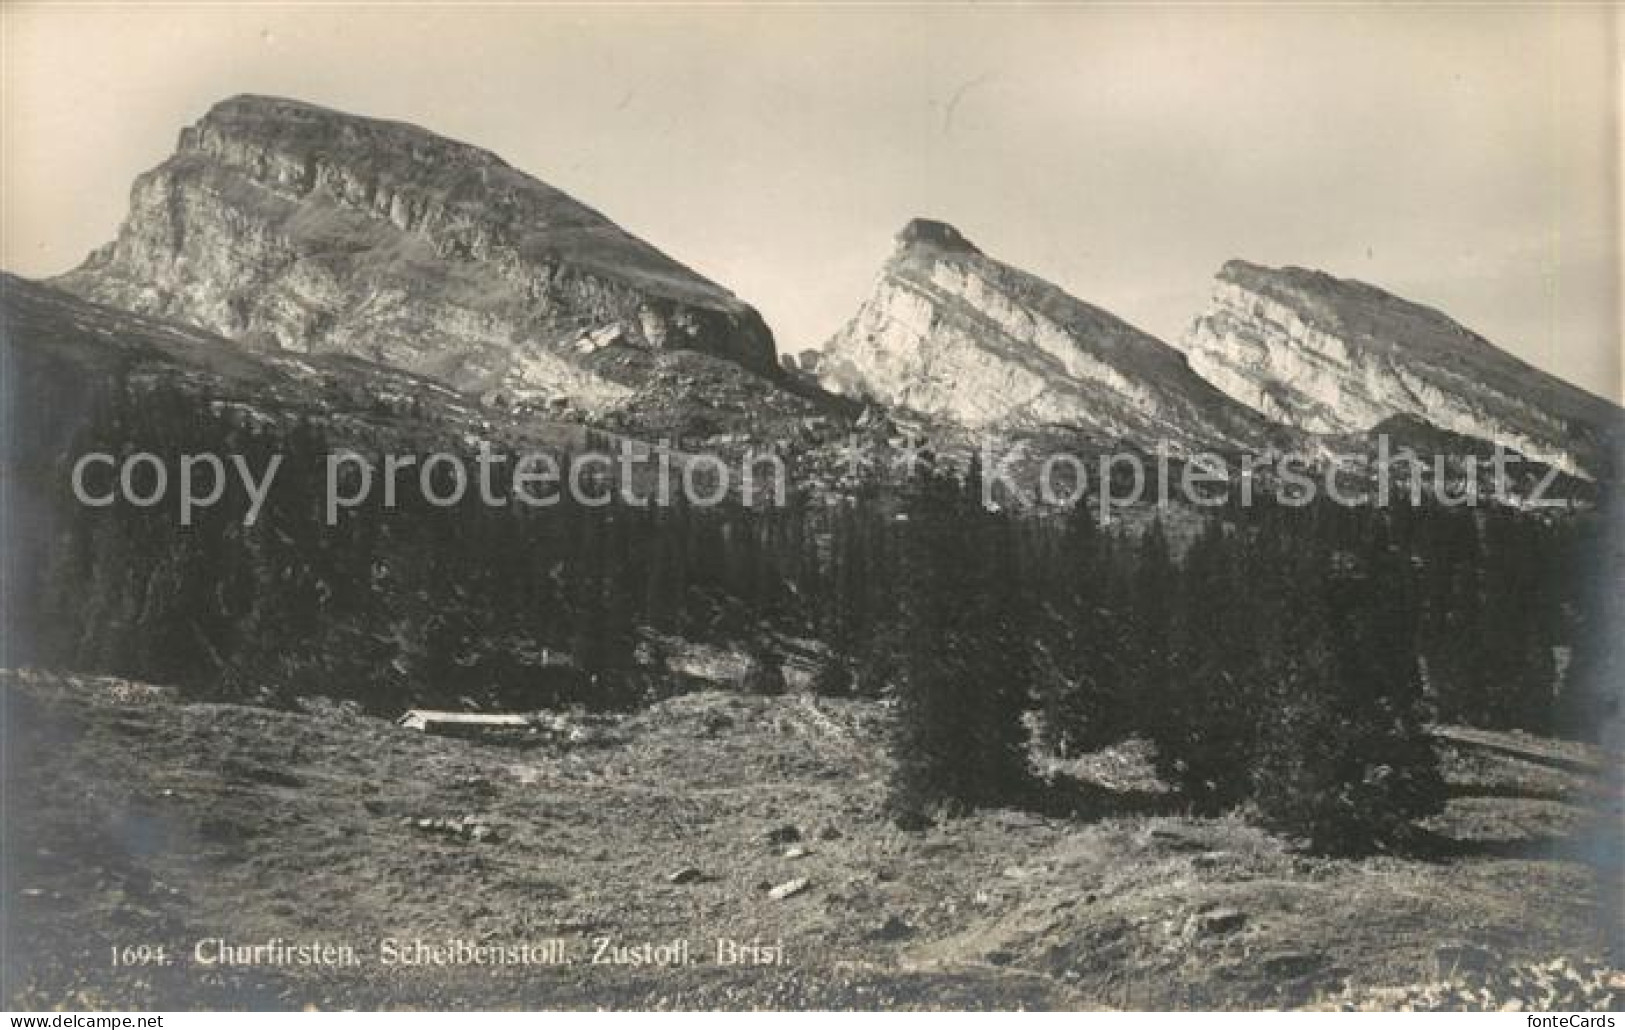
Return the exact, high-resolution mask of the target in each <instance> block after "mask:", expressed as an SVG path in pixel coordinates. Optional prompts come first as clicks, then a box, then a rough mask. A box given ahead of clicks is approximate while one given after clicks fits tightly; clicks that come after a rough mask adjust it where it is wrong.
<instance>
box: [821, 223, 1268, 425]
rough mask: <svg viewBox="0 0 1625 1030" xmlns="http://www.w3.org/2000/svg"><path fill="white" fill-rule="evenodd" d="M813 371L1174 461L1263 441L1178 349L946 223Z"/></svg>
mask: <svg viewBox="0 0 1625 1030" xmlns="http://www.w3.org/2000/svg"><path fill="white" fill-rule="evenodd" d="M817 367H818V370H819V376H820V379H821V380H822V382H823V383H824V385H825V386H826V387H828V388H830V389H833V390H835V391H837V392H841V393H845V394H848V395H850V396H861V397H865V398H869V399H873V400H876V401H879V402H881V403H884V404H888V405H896V406H901V407H904V408H908V409H911V410H913V411H916V412H919V413H921V414H924V415H928V416H935V417H940V418H944V419H948V420H951V421H954V422H956V423H959V424H961V425H964V426H966V427H969V428H972V429H1015V430H1019V429H1027V428H1032V429H1037V428H1057V427H1059V428H1064V429H1068V430H1076V431H1078V432H1080V433H1083V434H1085V435H1088V436H1090V437H1093V438H1096V439H1098V440H1100V441H1103V442H1109V441H1128V442H1130V443H1133V444H1136V445H1139V446H1142V447H1147V448H1149V447H1152V446H1154V445H1155V444H1156V443H1157V442H1158V441H1161V440H1167V441H1168V443H1169V445H1170V447H1171V448H1174V449H1176V450H1181V449H1182V450H1208V449H1214V448H1232V447H1234V448H1247V447H1256V446H1260V445H1262V444H1263V443H1265V442H1266V441H1267V440H1268V439H1269V438H1270V435H1271V428H1270V426H1269V425H1268V424H1267V422H1266V420H1264V419H1263V418H1262V417H1260V416H1259V415H1257V414H1256V413H1255V412H1253V411H1251V410H1249V409H1247V408H1246V407H1244V406H1242V405H1239V404H1236V403H1235V402H1234V401H1232V400H1230V399H1229V398H1228V397H1226V396H1224V395H1223V394H1222V393H1220V392H1219V391H1218V390H1216V389H1215V388H1214V387H1213V386H1211V385H1210V384H1208V383H1207V382H1205V381H1204V380H1202V379H1201V378H1200V377H1199V376H1197V375H1196V374H1195V373H1194V372H1193V371H1192V370H1191V368H1190V367H1189V365H1188V364H1187V363H1186V361H1185V358H1184V356H1183V355H1182V354H1180V353H1179V352H1178V351H1177V350H1175V349H1174V348H1173V347H1170V346H1169V345H1167V344H1165V343H1163V342H1162V341H1161V340H1158V339H1156V338H1155V337H1152V336H1149V335H1147V334H1146V333H1143V332H1141V331H1140V330H1138V329H1135V328H1134V327H1133V326H1131V325H1129V324H1128V323H1126V322H1124V321H1122V320H1121V319H1118V318H1116V317H1114V316H1113V315H1111V314H1109V313H1108V312H1105V311H1102V310H1101V309H1099V308H1096V307H1092V306H1090V305H1088V304H1085V303H1084V302H1082V301H1080V300H1078V299H1076V298H1074V297H1071V296H1069V295H1067V294H1066V293H1065V292H1064V291H1062V290H1061V289H1060V288H1058V287H1056V286H1054V285H1052V284H1050V283H1047V282H1045V281H1044V280H1042V279H1039V278H1038V277H1036V276H1033V275H1029V274H1027V273H1025V272H1022V271H1021V270H1019V269H1016V268H1013V267H1011V266H1009V265H1006V264H1003V263H1001V262H999V261H996V260H994V259H992V258H990V257H988V256H987V255H985V254H983V253H982V252H981V251H980V250H979V249H977V248H976V246H974V245H973V244H972V243H970V242H969V241H968V240H966V239H965V237H964V236H962V235H961V234H960V233H959V231H958V230H956V229H954V228H953V227H952V226H949V225H945V224H943V223H940V222H930V221H924V220H917V221H914V222H911V223H910V224H909V225H908V226H906V227H905V228H904V229H903V231H902V232H901V233H900V234H899V235H898V237H897V249H896V251H895V253H894V254H893V255H892V257H891V259H890V260H889V261H888V262H887V263H886V265H885V267H884V269H883V270H882V271H881V274H880V277H879V278H878V280H877V281H876V282H875V286H874V290H873V292H872V293H871V294H870V296H869V298H868V299H867V300H866V301H865V302H864V304H863V306H862V307H861V308H860V309H859V310H858V313H857V315H856V316H855V317H854V318H853V319H852V320H851V322H849V323H848V324H847V325H846V327H845V328H843V329H842V330H841V331H840V332H839V333H837V334H836V335H835V336H834V337H833V338H832V339H831V340H829V342H828V343H827V344H826V345H825V348H824V353H823V357H822V359H821V361H820V362H819V363H818V366H817Z"/></svg>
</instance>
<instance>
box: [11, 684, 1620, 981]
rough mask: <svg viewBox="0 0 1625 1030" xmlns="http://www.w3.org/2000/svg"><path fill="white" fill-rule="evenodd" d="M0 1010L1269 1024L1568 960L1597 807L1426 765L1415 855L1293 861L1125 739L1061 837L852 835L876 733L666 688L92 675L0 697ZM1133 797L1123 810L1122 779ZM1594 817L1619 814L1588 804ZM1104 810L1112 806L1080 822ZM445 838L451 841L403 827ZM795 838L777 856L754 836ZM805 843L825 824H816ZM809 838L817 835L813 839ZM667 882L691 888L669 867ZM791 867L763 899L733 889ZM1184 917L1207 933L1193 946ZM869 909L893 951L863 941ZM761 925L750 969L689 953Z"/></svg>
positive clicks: (972, 831)
mask: <svg viewBox="0 0 1625 1030" xmlns="http://www.w3.org/2000/svg"><path fill="white" fill-rule="evenodd" d="M0 696H3V697H4V700H5V703H6V705H7V711H6V713H5V716H6V717H5V726H6V733H7V740H6V749H5V761H6V768H5V784H6V788H5V804H6V811H5V820H6V822H5V828H6V835H5V846H6V852H7V853H6V877H5V883H4V884H3V885H0V886H3V889H4V892H5V893H4V898H5V904H6V918H5V928H6V933H7V935H8V940H7V941H6V942H5V943H6V948H5V953H6V968H5V974H6V977H5V979H6V984H5V986H6V991H7V994H8V997H7V1004H8V1006H26V1007H30V1008H38V1007H46V1006H50V1005H66V1006H70V1007H92V1006H117V1007H131V1008H153V1007H170V1008H173V1007H181V1008H184V1007H189V1006H196V1005H240V1006H252V1007H284V1006H293V1007H299V1006H305V1005H316V1006H320V1007H341V1006H358V1007H376V1006H386V1005H389V1006H396V1005H398V1006H403V1007H424V1006H449V1007H477V1008H489V1007H532V1008H553V1007H563V1008H574V1007H583V1006H610V1007H631V1006H661V1007H665V1006H673V1007H726V1008H739V1007H743V1008H750V1007H766V1006H778V1007H808V1006H811V1007H859V1008H873V1007H894V1006H895V1007H947V1008H953V1007H1003V1008H1009V1007H1084V1008H1087V1007H1108V1006H1120V1005H1129V1006H1136V1007H1139V1006H1148V1007H1181V1006H1186V1005H1203V1006H1206V1005H1218V1006H1238V1007H1248V1006H1273V1005H1281V1004H1299V1003H1308V1002H1314V1001H1316V1000H1317V999H1318V1000H1324V998H1325V997H1326V996H1327V995H1328V993H1329V992H1332V991H1334V990H1336V989H1337V988H1338V986H1339V985H1341V984H1343V983H1353V984H1355V985H1381V984H1402V983H1410V982H1415V981H1421V980H1428V979H1430V978H1433V977H1434V976H1435V975H1437V974H1438V973H1439V972H1440V969H1439V965H1440V960H1439V958H1438V948H1439V947H1440V946H1441V945H1448V944H1473V945H1482V946H1486V947H1489V948H1492V949H1494V950H1495V951H1496V952H1497V953H1499V954H1500V955H1503V956H1505V957H1506V959H1508V960H1509V961H1510V960H1517V961H1528V960H1544V959H1547V958H1550V957H1552V956H1554V955H1568V956H1580V955H1588V954H1596V953H1597V952H1598V951H1599V948H1600V943H1599V938H1598V931H1597V928H1596V927H1595V925H1594V920H1593V911H1594V908H1595V902H1594V899H1595V896H1596V888H1595V884H1594V876H1595V874H1594V871H1593V869H1592V868H1591V866H1590V865H1588V864H1587V863H1586V862H1585V861H1583V860H1582V857H1583V856H1582V854H1581V853H1580V852H1579V851H1578V850H1577V849H1576V848H1575V847H1574V846H1573V845H1574V842H1575V841H1577V840H1580V839H1583V837H1584V834H1585V829H1586V824H1587V822H1588V820H1589V819H1590V815H1589V813H1588V809H1587V807H1586V806H1587V805H1589V804H1592V803H1593V802H1595V801H1596V800H1597V798H1595V797H1594V796H1593V795H1592V791H1593V789H1594V787H1595V784H1594V783H1592V781H1590V780H1589V779H1587V778H1586V777H1584V776H1583V775H1580V774H1577V773H1576V772H1574V771H1572V770H1568V769H1560V768H1555V767H1552V766H1548V765H1544V764H1539V763H1533V762H1527V761H1524V760H1522V759H1519V758H1514V757H1511V756H1508V755H1506V754H1504V753H1502V752H1497V751H1492V750H1485V749H1474V748H1473V746H1472V745H1470V744H1466V743H1455V744H1452V745H1451V747H1450V752H1449V756H1450V769H1451V772H1452V778H1453V780H1455V782H1456V792H1457V794H1458V795H1459V796H1458V798H1457V799H1456V800H1455V801H1454V802H1453V804H1452V809H1451V811H1450V813H1448V814H1447V815H1446V816H1445V817H1443V818H1442V819H1440V820H1439V822H1438V825H1437V827H1436V829H1437V830H1438V832H1439V834H1440V840H1441V849H1440V851H1439V853H1438V854H1437V855H1435V856H1433V857H1432V858H1428V859H1421V858H1397V857H1378V858H1372V859H1367V860H1362V861H1329V860H1320V859H1310V858H1305V857H1302V856H1298V855H1295V854H1293V853H1292V852H1291V851H1290V850H1289V848H1287V847H1286V846H1285V845H1284V844H1283V843H1282V842H1281V841H1279V840H1276V839H1274V838H1272V837H1270V836H1268V835H1266V834H1263V833H1261V832H1259V831H1257V830H1254V829H1252V828H1250V827H1248V826H1246V825H1245V824H1244V823H1242V822H1240V821H1238V820H1234V819H1221V820H1208V821H1197V820H1189V819H1184V818H1180V817H1176V816H1172V815H1157V814H1154V813H1155V810H1156V808H1157V807H1158V805H1159V802H1158V800H1157V796H1156V789H1155V784H1154V783H1150V782H1149V781H1147V779H1146V774H1145V771H1144V767H1143V762H1142V761H1141V757H1142V756H1140V755H1137V754H1136V753H1135V751H1134V749H1132V748H1125V749H1117V750H1115V751H1113V752H1110V753H1106V754H1103V755H1099V756H1095V757H1094V758H1092V759H1090V760H1088V761H1086V762H1085V763H1084V764H1083V765H1082V766H1081V767H1079V769H1077V770H1075V771H1078V772H1081V773H1084V774H1087V775H1090V776H1092V777H1093V778H1094V779H1095V780H1096V782H1097V784H1098V785H1099V797H1100V799H1101V800H1102V802H1103V805H1102V808H1103V810H1104V811H1106V812H1107V813H1108V814H1105V815H1104V816H1103V817H1101V818H1098V819H1095V820H1092V821H1086V820H1082V819H1079V820H1060V819H1046V818H1040V817H1037V816H1033V815H1029V814H1025V813H1019V812H989V813H983V814H980V815H978V816H976V817H974V818H970V819H966V820H963V821H960V822H957V823H953V824H950V825H948V826H946V827H944V828H940V829H937V830H933V831H930V832H927V833H924V834H905V833H901V832H898V831H896V830H894V829H892V828H890V827H889V826H888V825H887V824H885V823H884V822H883V821H882V820H881V819H880V815H879V801H880V797H881V787H882V783H883V778H884V774H885V766H884V761H883V759H882V757H881V750H880V748H879V747H878V740H879V735H880V733H881V731H882V718H883V713H882V711H881V710H880V709H878V708H877V707H875V706H873V705H870V704H866V703H859V702H846V703H837V702H830V701H818V702H813V701H810V700H807V699H802V698H794V697H792V698H777V699H758V698H748V697H742V696H737V695H731V694H715V693H710V694H695V695H689V696H686V697H682V698H678V699H675V700H673V701H670V702H666V703H665V704H663V705H661V706H659V707H657V708H656V709H654V710H652V711H650V712H648V713H645V714H643V715H641V716H638V717H635V718H633V719H630V720H628V721H626V722H624V723H622V724H621V725H619V726H617V727H614V728H613V729H612V730H611V731H609V734H608V737H607V739H606V740H603V741H601V742H599V743H596V744H581V745H575V746H570V745H561V744H546V745H538V746H534V747H513V746H508V747H502V746H495V745H488V744H480V743H474V742H466V741H458V740H448V739H438V738H431V737H423V736H420V735H418V734H416V733H413V732H410V731H405V730H400V729H397V728H395V727H394V726H393V725H392V724H390V723H387V722H382V721H378V720H373V719H366V718H359V717H353V716H345V715H336V716H324V717H313V716H310V715H305V714H296V713H285V712H273V711H266V710H259V709H252V708H243V707H236V706H228V705H204V704H179V703H175V702H174V700H173V699H172V698H170V697H168V696H166V695H163V694H162V693H152V692H149V691H141V690H139V689H137V688H133V687H130V686H128V685H122V684H121V683H120V682H119V681H107V680H93V679H77V678H76V679H63V678H60V677H55V676H49V675H40V674H21V675H15V674H14V675H10V676H8V677H7V678H6V680H5V686H4V689H3V694H0ZM1147 786H1149V787H1150V789H1144V788H1145V787H1147ZM1614 803H1616V804H1617V799H1614ZM1114 810H1115V811H1114ZM437 818H473V819H477V821H479V822H480V823H481V824H483V825H486V826H488V827H490V828H491V829H492V830H493V831H495V833H496V834H497V839H495V840H488V841H482V842H479V843H474V842H465V841H462V840H457V839H452V838H450V837H448V836H446V835H444V834H441V833H435V832H427V831H425V830H424V829H420V828H419V827H418V826H417V825H416V824H415V823H414V822H412V821H413V820H418V819H437ZM784 824H793V825H795V826H797V827H799V828H800V830H801V832H802V833H803V835H804V837H805V838H806V839H805V841H804V843H803V844H802V845H801V847H803V848H805V849H806V851H807V852H808V854H807V855H805V856H803V857H787V856H786V854H785V851H786V847H785V846H784V845H773V844H770V843H768V841H767V839H766V836H765V834H766V831H767V830H769V829H771V828H773V827H776V826H780V825H784ZM826 828H827V829H826ZM826 835H827V836H826ZM687 866H693V867H695V868H696V869H698V870H700V871H701V872H703V873H704V874H705V877H704V879H702V880H701V881H700V882H696V883H689V884H685V885H677V884H673V883H671V882H668V876H669V874H671V873H673V872H675V871H676V870H679V869H681V868H684V867H687ZM795 877H806V878H807V879H808V880H809V881H810V885H809V887H808V888H807V889H806V890H805V891H804V892H802V893H800V894H798V895H796V896H794V897H791V898H788V899H785V900H779V901H775V900H772V899H771V898H769V896H768V894H767V889H766V888H767V887H768V886H770V885H774V884H779V883H783V882H785V881H788V880H790V879H792V878H795ZM1216 907H1222V908H1233V909H1236V910H1238V911H1240V912H1242V913H1243V914H1244V915H1245V917H1246V922H1245V924H1244V925H1243V926H1242V927H1241V928H1240V929H1238V930H1235V931H1234V932H1230V933H1225V934H1218V935H1213V936H1201V935H1197V936H1192V935H1191V934H1190V933H1189V932H1188V931H1187V924H1188V923H1189V922H1190V920H1191V917H1192V916H1194V915H1197V914H1198V913H1201V912H1203V911H1211V910H1213V909H1214V908H1216ZM891 917H895V918H896V919H897V920H900V921H901V922H902V924H905V925H906V929H904V930H901V931H899V932H898V933H896V934H886V933H883V932H881V930H882V927H883V926H884V924H885V923H886V921H887V920H888V919H889V918H891ZM603 934H608V935H613V936H615V937H617V938H618V939H620V940H621V941H623V942H628V943H635V942H639V941H644V940H647V941H655V942H660V941H664V940H668V939H671V938H673V937H677V936H686V937H689V938H690V939H692V940H693V942H694V947H695V954H696V959H697V960H698V964H697V965H695V966H692V967H689V968H683V969H677V970H663V971H662V970H648V969H643V970H638V969H612V968H606V967H597V968H594V967H591V966H588V965H584V964H578V965H574V966H571V967H568V968H559V969H541V970H530V971H524V970H504V971H498V972H494V973H493V972H491V971H488V970H478V969H475V970H466V971H457V970H449V971H448V970H440V971H420V970H407V971H403V970H389V969H383V968H380V967H379V966H378V965H377V964H376V963H374V962H373V961H372V960H371V958H370V957H368V956H369V954H370V953H371V951H372V949H373V946H374V942H375V941H376V939H377V938H379V937H382V936H386V935H400V936H414V935H417V936H423V937H426V938H444V937H448V936H458V937H466V938H490V939H493V940H499V941H513V940H522V939H531V938H539V937H547V936H553V935H559V936H563V937H565V938H566V939H567V940H568V941H569V942H570V946H571V948H572V949H573V953H574V955H575V957H576V958H577V960H578V961H579V962H585V960H586V958H587V954H588V951H587V949H588V942H589V939H590V938H591V937H593V936H596V935H603ZM717 934H725V935H729V936H732V937H735V938H742V939H748V938H750V937H752V936H754V935H761V936H763V937H765V938H768V939H780V938H782V939H783V941H784V944H785V947H786V949H787V951H788V953H789V964H788V966H787V967H786V968H784V969H748V968H747V969H724V968H718V967H716V966H715V965H714V964H713V963H711V962H710V959H709V956H708V954H707V952H708V950H709V948H710V947H711V943H710V940H711V938H712V937H714V936H715V935H717ZM206 936H224V937H227V938H229V939H231V940H233V941H236V942H243V943H249V942H256V941H262V940H264V939H266V938H269V937H272V936H283V937H286V938H290V939H309V938H313V937H316V938H322V939H326V940H330V941H348V942H352V943H354V944H355V945H356V946H357V947H358V949H359V951H360V952H361V953H362V955H363V960H364V962H365V963H366V964H365V965H363V966H362V967H361V968H360V969H357V970H354V971H345V972H331V971H328V972H323V971H309V970H284V971H278V970H247V971H236V972H229V973H219V972H206V973H205V972H199V971H197V970H190V969H186V968H184V967H172V968H169V969H161V970H151V971H139V970H112V969H110V968H109V959H108V948H109V947H110V946H111V945H113V944H116V943H138V942H143V941H151V942H161V943H165V944H167V945H168V947H169V949H170V951H171V952H172V953H176V952H178V953H181V955H182V957H183V958H184V956H185V953H187V952H189V951H190V948H191V942H193V941H195V940H196V939H198V938H200V937H206Z"/></svg>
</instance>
